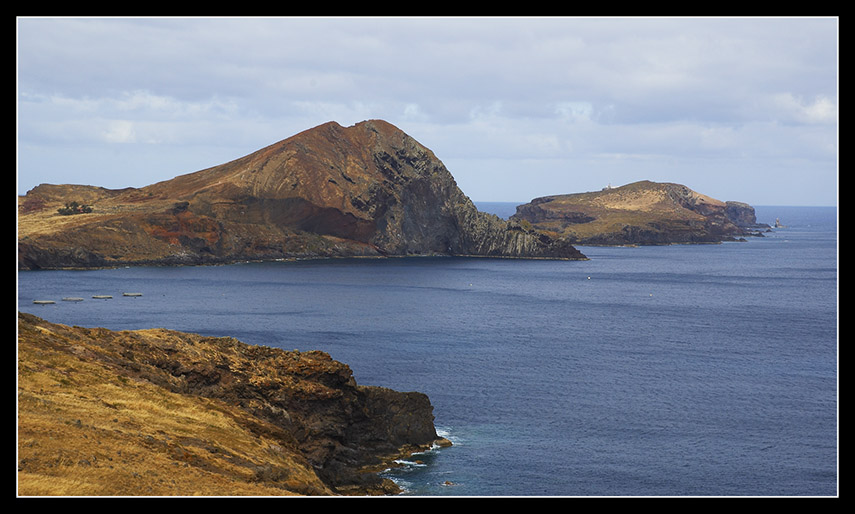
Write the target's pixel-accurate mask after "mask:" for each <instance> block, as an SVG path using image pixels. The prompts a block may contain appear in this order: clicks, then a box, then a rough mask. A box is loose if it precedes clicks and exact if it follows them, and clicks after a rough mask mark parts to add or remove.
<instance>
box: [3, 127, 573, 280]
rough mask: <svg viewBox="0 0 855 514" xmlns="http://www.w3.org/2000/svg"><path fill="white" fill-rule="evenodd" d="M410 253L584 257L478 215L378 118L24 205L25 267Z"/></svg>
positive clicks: (21, 241)
mask: <svg viewBox="0 0 855 514" xmlns="http://www.w3.org/2000/svg"><path fill="white" fill-rule="evenodd" d="M409 255H450V256H482V257H504V258H545V259H571V260H575V259H585V258H586V257H585V256H584V254H582V253H581V252H580V251H579V250H577V249H576V248H575V247H573V246H572V245H571V244H569V243H568V242H567V241H566V240H564V239H560V238H554V237H552V236H550V235H549V234H547V233H544V232H542V231H540V230H538V229H536V228H532V227H531V226H530V225H528V224H526V223H520V222H518V221H516V220H502V219H501V218H499V217H498V216H494V215H491V214H487V213H484V212H481V211H479V210H478V209H477V208H476V207H475V205H474V204H473V203H472V201H471V200H470V199H469V198H468V197H467V196H466V195H464V194H463V192H462V191H461V190H460V189H459V188H458V186H457V184H456V183H455V181H454V178H453V177H452V175H451V173H450V172H449V171H448V170H447V169H446V168H445V166H444V165H443V164H442V162H441V161H440V160H439V159H438V158H437V157H436V156H435V155H434V154H433V152H431V151H430V150H429V149H427V148H425V147H424V146H422V145H421V144H419V143H418V142H417V141H416V140H415V139H413V138H412V137H410V136H409V135H407V134H405V133H404V132H402V131H401V130H400V129H398V128H397V127H395V126H393V125H391V124H389V123H387V122H385V121H382V120H369V121H364V122H361V123H358V124H356V125H354V126H351V127H342V126H340V125H339V124H337V123H335V122H329V123H325V124H323V125H320V126H318V127H315V128H312V129H309V130H306V131H304V132H301V133H299V134H296V135H294V136H292V137H289V138H288V139H285V140H282V141H280V142H278V143H275V144H273V145H270V146H268V147H266V148H263V149H261V150H258V151H256V152H253V153H251V154H249V155H246V156H244V157H241V158H239V159H236V160H234V161H231V162H228V163H225V164H222V165H219V166H215V167H212V168H208V169H205V170H201V171H197V172H194V173H189V174H186V175H181V176H178V177H175V178H173V179H171V180H166V181H163V182H159V183H155V184H151V185H148V186H145V187H141V188H126V189H105V188H102V187H97V186H90V185H69V184H65V185H51V184H42V185H39V186H37V187H35V188H33V189H32V190H30V191H28V192H27V194H26V195H24V196H22V197H19V199H18V267H19V269H56V268H92V267H111V266H127V265H183V264H220V263H229V262H238V261H252V260H275V259H297V258H314V257H393V256H409Z"/></svg>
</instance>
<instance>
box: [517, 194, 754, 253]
mask: <svg viewBox="0 0 855 514" xmlns="http://www.w3.org/2000/svg"><path fill="white" fill-rule="evenodd" d="M511 219H512V220H514V221H518V222H525V223H530V224H531V226H533V227H535V228H537V229H539V230H542V231H545V232H547V233H549V234H550V235H552V236H553V237H556V238H561V239H563V240H565V241H567V242H569V243H572V244H592V245H626V244H642V245H649V244H672V243H714V242H721V241H729V240H735V239H737V238H740V237H743V236H748V235H760V234H759V232H757V229H762V228H766V229H768V228H769V226H768V225H761V224H758V223H757V220H756V217H755V215H754V208H753V207H751V206H750V205H748V204H745V203H741V202H722V201H720V200H716V199H714V198H710V197H709V196H706V195H703V194H700V193H697V192H695V191H692V190H691V189H689V188H688V187H686V186H683V185H680V184H672V183H656V182H650V181H641V182H635V183H632V184H627V185H625V186H621V187H617V188H607V189H603V190H602V191H595V192H590V193H578V194H568V195H556V196H547V197H542V198H536V199H534V200H532V201H531V202H530V203H528V204H525V205H520V206H518V207H517V212H516V214H515V215H514V216H513V217H512V218H511Z"/></svg>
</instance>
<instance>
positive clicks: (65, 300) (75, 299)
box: [62, 296, 83, 302]
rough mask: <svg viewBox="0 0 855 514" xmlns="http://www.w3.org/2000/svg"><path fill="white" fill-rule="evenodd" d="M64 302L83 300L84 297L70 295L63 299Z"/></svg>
mask: <svg viewBox="0 0 855 514" xmlns="http://www.w3.org/2000/svg"><path fill="white" fill-rule="evenodd" d="M62 301H63V302H82V301H83V298H77V297H75V296H68V297H66V298H63V299H62Z"/></svg>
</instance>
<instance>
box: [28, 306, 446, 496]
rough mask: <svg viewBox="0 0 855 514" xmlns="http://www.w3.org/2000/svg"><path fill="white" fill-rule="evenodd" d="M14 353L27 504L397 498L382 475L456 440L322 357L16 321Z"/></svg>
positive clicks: (410, 404) (405, 397)
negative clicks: (78, 499) (53, 500)
mask: <svg viewBox="0 0 855 514" xmlns="http://www.w3.org/2000/svg"><path fill="white" fill-rule="evenodd" d="M18 357H19V360H18V490H19V494H22V495H27V496H29V495H94V496H106V495H199V494H201V495H215V496H220V495H227V496H231V495H280V494H291V495H335V494H360V495H366V494H391V493H395V492H398V489H397V486H395V485H394V484H393V483H391V481H388V480H382V479H381V478H380V477H379V476H378V475H377V474H376V473H375V471H378V470H381V469H383V468H384V467H385V466H387V465H389V462H391V460H392V459H394V458H398V457H400V456H401V455H410V454H411V453H412V452H413V451H416V450H424V449H426V448H428V447H430V446H431V445H433V444H440V445H442V444H446V443H447V441H443V440H441V439H440V438H438V437H437V435H436V431H435V429H434V425H433V419H434V418H433V412H432V411H433V407H432V406H431V404H430V401H429V399H428V398H427V397H426V396H425V395H424V394H421V393H412V392H410V393H405V392H397V391H392V390H389V389H384V388H378V387H368V386H361V385H357V384H356V383H355V381H354V379H353V376H352V373H351V370H350V368H348V367H347V366H346V365H344V364H342V363H339V362H336V361H334V360H332V359H331V358H330V357H329V356H328V355H327V354H325V353H322V352H317V351H312V352H297V351H283V350H279V349H273V348H268V347H260V346H250V345H246V344H244V343H241V342H240V341H237V340H235V339H231V338H211V337H202V336H199V335H195V334H187V333H181V332H175V331H170V330H162V329H153V330H140V331H122V332H114V331H110V330H106V329H103V328H81V327H69V326H65V325H59V324H54V323H49V322H47V321H45V320H42V319H40V318H37V317H35V316H33V315H30V314H23V313H19V314H18Z"/></svg>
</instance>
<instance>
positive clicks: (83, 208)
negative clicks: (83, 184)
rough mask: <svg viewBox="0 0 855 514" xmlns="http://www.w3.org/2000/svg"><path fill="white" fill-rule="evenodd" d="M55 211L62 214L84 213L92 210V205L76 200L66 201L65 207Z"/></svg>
mask: <svg viewBox="0 0 855 514" xmlns="http://www.w3.org/2000/svg"><path fill="white" fill-rule="evenodd" d="M56 212H58V213H60V214H62V215H63V216H68V215H71V214H84V213H87V212H92V206H91V205H86V204H81V203H77V202H66V204H65V207H60V208H59V209H57V211H56Z"/></svg>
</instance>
